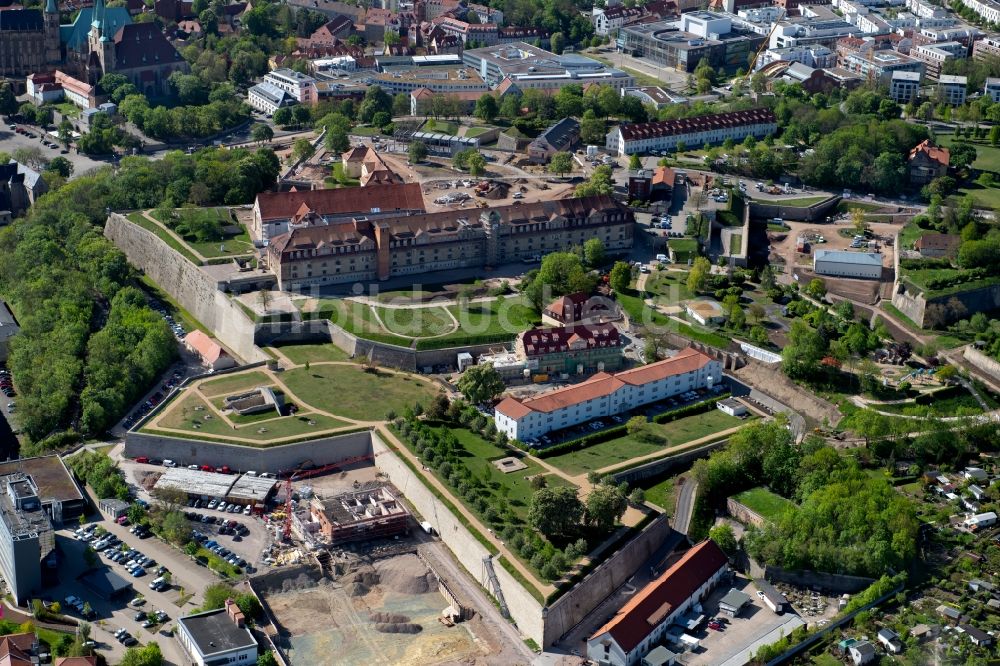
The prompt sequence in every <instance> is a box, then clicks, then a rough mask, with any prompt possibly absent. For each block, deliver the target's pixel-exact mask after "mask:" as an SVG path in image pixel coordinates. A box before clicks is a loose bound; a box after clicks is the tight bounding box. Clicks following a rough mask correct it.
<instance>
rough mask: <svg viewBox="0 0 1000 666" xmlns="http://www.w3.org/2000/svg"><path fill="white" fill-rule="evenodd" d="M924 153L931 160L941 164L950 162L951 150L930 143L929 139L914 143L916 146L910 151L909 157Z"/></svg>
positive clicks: (944, 164)
mask: <svg viewBox="0 0 1000 666" xmlns="http://www.w3.org/2000/svg"><path fill="white" fill-rule="evenodd" d="M921 154H922V155H924V156H926V157H928V158H930V159H931V161H934V162H937V163H938V164H940V165H941V166H948V164H949V163H950V162H951V151H949V150H948V149H947V148H942V147H940V146H934V145H931V141H930V139H924V140H923V141H921V142H920V143H918V144H917V145H916V147H915V148H914V149H913V150H911V151H910V159H911V160H912V159H913V158H915V157H917V155H921Z"/></svg>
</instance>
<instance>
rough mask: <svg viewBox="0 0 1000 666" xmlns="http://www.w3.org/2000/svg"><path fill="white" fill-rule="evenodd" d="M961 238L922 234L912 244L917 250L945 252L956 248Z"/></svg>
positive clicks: (952, 235) (953, 235)
mask: <svg viewBox="0 0 1000 666" xmlns="http://www.w3.org/2000/svg"><path fill="white" fill-rule="evenodd" d="M961 242H962V237H961V236H957V235H955V234H924V235H923V236H921V237H920V238H918V239H917V242H916V243H914V244H913V247H915V248H916V249H918V250H947V251H949V252H950V251H951V250H954V249H956V248H958V245H959V243H961Z"/></svg>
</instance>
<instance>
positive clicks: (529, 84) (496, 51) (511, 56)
mask: <svg viewBox="0 0 1000 666" xmlns="http://www.w3.org/2000/svg"><path fill="white" fill-rule="evenodd" d="M462 60H463V61H464V62H465V64H466V65H468V66H469V67H471V68H473V69H474V70H475V71H477V72H478V73H479V76H480V77H482V79H483V80H484V81H486V82H487V83H488V84H490V86H491V87H494V88H495V87H497V86H499V85H500V83H501V82H502V81H503V80H504V79H509V80H510V81H511V82H512V83H513V84H514V85H516V86H517V87H518V88H519V89H520V90H526V89H528V88H541V89H548V90H556V89H559V88H562V87H563V86H568V85H572V84H577V85H586V84H588V83H600V84H604V85H609V86H611V87H613V88H618V89H621V88H625V87H629V86H634V85H635V77H633V76H632V75H631V74H628V73H626V72H623V71H622V70H620V69H615V68H614V67H609V66H608V65H605V64H604V63H603V62H600V61H599V60H594V59H592V58H587V57H584V56H582V55H578V54H576V53H564V54H563V55H556V54H555V53H552V52H550V51H546V50H544V49H541V48H539V47H537V46H532V45H531V44H528V43H525V42H512V43H510V44H500V45H497V46H489V47H486V48H481V49H470V50H468V51H465V52H464V53H463V54H462Z"/></svg>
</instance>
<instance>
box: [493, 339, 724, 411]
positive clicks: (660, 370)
mask: <svg viewBox="0 0 1000 666" xmlns="http://www.w3.org/2000/svg"><path fill="white" fill-rule="evenodd" d="M711 361H712V359H711V357H709V356H708V355H707V354H704V353H702V352H700V351H698V350H696V349H693V348H691V347H688V348H686V349H682V350H681V351H679V352H678V353H677V354H676V355H675V356H673V357H672V358H668V359H665V360H663V361H657V362H656V363H650V364H649V365H644V366H641V367H638V368H632V369H631V370H625V371H623V372H619V373H617V374H614V375H612V374H608V373H606V372H599V373H597V374H596V375H594V376H593V377H591V378H590V379H588V380H587V381H585V382H580V383H579V384H573V385H572V386H566V387H564V388H560V389H555V390H554V391H549V392H548V393H543V394H541V395H539V396H536V397H533V398H526V399H525V400H523V401H520V400H517V399H516V398H507V399H505V400H503V401H502V402H501V403H500V404H499V405H497V407H496V411H497V412H500V413H502V414H504V415H506V416H509V417H511V418H521V417H523V416H526V415H527V414H529V413H531V412H543V413H548V412H554V411H556V410H559V409H563V408H565V407H569V406H571V405H576V404H579V403H581V402H586V401H588V400H593V399H595V398H599V397H602V396H606V395H610V394H611V393H613V392H615V391H617V390H618V389H620V388H622V387H624V386H626V385H631V386H641V385H643V384H648V383H650V382H653V381H657V380H660V379H664V378H666V377H672V376H674V375H681V374H684V373H688V372H693V371H694V370H698V369H699V368H702V367H704V366H705V365H706V364H707V363H710V362H711ZM514 403H517V405H515V404H514Z"/></svg>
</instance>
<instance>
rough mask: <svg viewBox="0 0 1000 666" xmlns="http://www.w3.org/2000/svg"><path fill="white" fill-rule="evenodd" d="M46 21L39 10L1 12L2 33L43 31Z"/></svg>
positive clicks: (0, 24)
mask: <svg viewBox="0 0 1000 666" xmlns="http://www.w3.org/2000/svg"><path fill="white" fill-rule="evenodd" d="M43 27H44V21H42V13H41V12H40V11H38V10H37V9H5V10H4V11H2V12H0V32H7V31H14V30H17V31H19V32H20V31H23V30H42V28H43Z"/></svg>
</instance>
